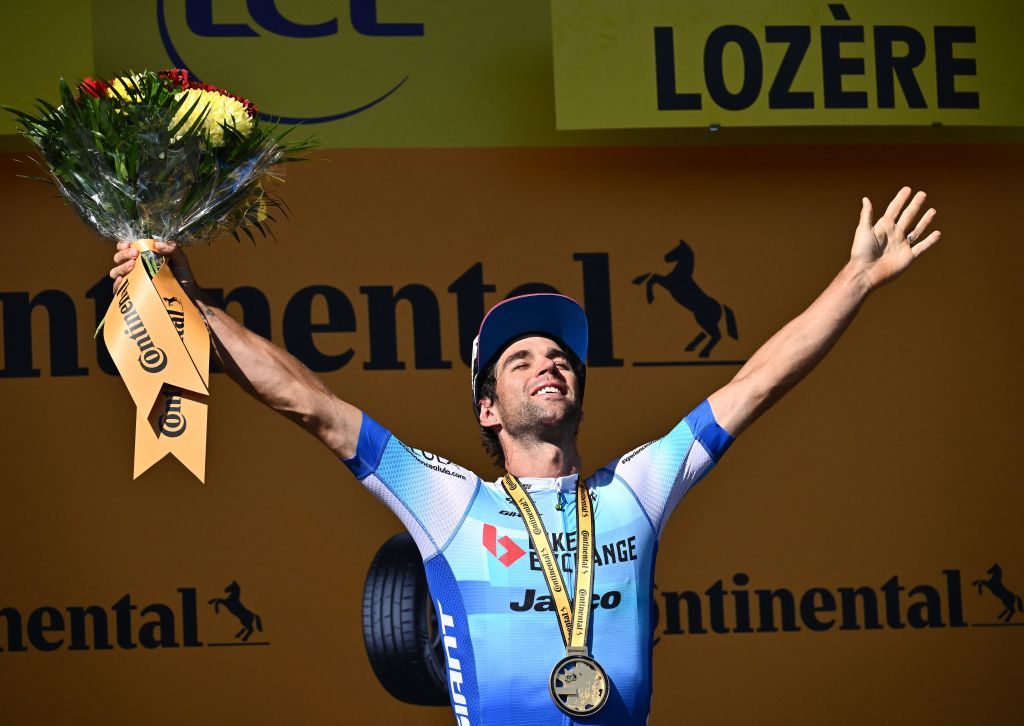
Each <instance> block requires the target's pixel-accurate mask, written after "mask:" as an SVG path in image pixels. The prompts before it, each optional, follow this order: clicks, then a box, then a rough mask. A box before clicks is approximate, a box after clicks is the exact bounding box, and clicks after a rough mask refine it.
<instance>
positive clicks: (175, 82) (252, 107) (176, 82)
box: [159, 68, 259, 118]
mask: <svg viewBox="0 0 1024 726" xmlns="http://www.w3.org/2000/svg"><path fill="white" fill-rule="evenodd" d="M159 76H160V77H161V78H163V79H164V80H165V81H170V84H171V85H172V86H174V87H176V88H180V89H182V90H183V91H186V90H188V89H190V88H198V89H200V90H203V91H212V92H213V93H219V94H220V95H222V96H227V97H228V98H233V99H235V100H236V101H238V102H239V103H240V104H242V106H244V107H245V112H246V113H247V114H249V118H254V117H255V116H256V114H258V113H259V109H257V108H256V104H255V103H253V102H252V101H250V100H249V99H247V98H243V97H242V96H238V95H236V94H234V93H231V92H229V91H225V90H224V89H223V88H218V87H217V86H211V85H210V84H209V83H199V82H197V81H194V80H193V79H192V78H190V77H189V74H188V71H187V70H185V69H183V68H170V69H168V70H165V71H160V73H159Z"/></svg>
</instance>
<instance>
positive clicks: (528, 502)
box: [502, 474, 611, 717]
mask: <svg viewBox="0 0 1024 726" xmlns="http://www.w3.org/2000/svg"><path fill="white" fill-rule="evenodd" d="M502 485H503V486H504V488H505V493H506V494H508V495H509V498H510V499H512V501H513V502H514V503H515V505H516V507H517V508H518V509H519V513H520V514H522V515H523V522H524V523H525V524H526V531H527V533H528V534H529V535H530V541H531V542H532V543H533V548H534V550H536V552H537V558H538V559H539V560H540V563H541V569H542V570H543V572H544V579H545V581H546V582H547V585H548V592H550V593H551V599H552V601H553V602H554V603H555V610H556V612H555V614H556V615H557V616H558V625H559V627H560V628H561V631H562V641H563V642H564V643H565V645H566V649H565V657H564V658H562V660H560V661H558V663H556V664H555V667H554V668H553V669H552V671H551V678H550V679H549V681H548V691H549V692H550V693H551V698H552V699H553V700H554V702H555V705H556V706H558V708H559V709H561V710H562V712H563V713H567V714H569V715H570V716H575V717H580V716H590V715H593V714H595V713H597V712H598V711H599V710H601V707H602V706H604V704H605V703H607V701H608V694H609V692H610V690H611V681H610V680H609V679H608V674H607V673H605V672H604V668H602V667H601V666H600V665H599V664H598V662H597V661H596V660H594V659H593V658H591V657H590V655H589V653H588V652H587V635H588V633H589V632H590V600H591V594H592V592H593V586H594V510H593V507H592V502H591V500H590V492H589V491H588V490H587V487H586V484H584V482H583V479H582V478H578V479H577V482H576V541H577V542H578V543H579V546H578V548H577V551H576V573H577V578H576V592H575V596H574V597H573V599H572V600H570V599H569V595H568V593H567V592H566V589H565V580H564V578H563V577H562V572H561V571H560V570H559V569H558V561H557V560H556V559H555V556H554V553H553V552H552V551H551V545H550V543H549V542H548V533H547V530H546V529H545V528H544V523H543V522H542V521H541V518H540V514H539V513H538V512H537V510H536V508H535V507H534V506H533V500H532V499H531V498H530V494H529V493H528V492H527V491H526V489H524V488H523V486H522V485H521V484H520V483H519V480H518V479H516V478H515V477H514V476H512V475H511V474H506V475H505V478H504V480H503V481H502Z"/></svg>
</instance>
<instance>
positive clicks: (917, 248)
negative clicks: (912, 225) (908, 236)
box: [910, 230, 942, 259]
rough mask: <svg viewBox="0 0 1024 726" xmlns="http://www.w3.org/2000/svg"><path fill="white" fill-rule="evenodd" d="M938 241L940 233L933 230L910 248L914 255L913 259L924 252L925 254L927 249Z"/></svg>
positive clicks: (940, 236) (940, 237)
mask: <svg viewBox="0 0 1024 726" xmlns="http://www.w3.org/2000/svg"><path fill="white" fill-rule="evenodd" d="M940 239H942V233H941V232H939V230H935V231H934V232H932V233H931V234H930V235H928V236H927V237H925V238H924V239H923V240H921V241H920V242H918V243H917V244H916V245H914V246H913V247H911V248H910V251H911V252H912V253H914V259H917V258H918V257H920V256H921V255H923V254H924V253H925V252H927V251H928V248H929V247H931V246H932V245H933V244H935V243H936V242H938V241H939V240H940Z"/></svg>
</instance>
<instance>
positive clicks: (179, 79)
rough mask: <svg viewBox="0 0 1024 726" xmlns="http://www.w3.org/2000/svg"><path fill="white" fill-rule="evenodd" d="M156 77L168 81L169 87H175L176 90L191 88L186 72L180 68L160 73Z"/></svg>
mask: <svg viewBox="0 0 1024 726" xmlns="http://www.w3.org/2000/svg"><path fill="white" fill-rule="evenodd" d="M157 75H159V76H160V77H161V78H163V79H164V80H165V81H170V82H171V85H172V86H176V87H177V88H181V89H186V88H191V87H192V82H191V81H190V80H189V77H188V71H186V70H184V69H182V68H170V69H168V70H166V71H160V73H158V74H157Z"/></svg>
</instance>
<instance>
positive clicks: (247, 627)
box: [209, 580, 263, 641]
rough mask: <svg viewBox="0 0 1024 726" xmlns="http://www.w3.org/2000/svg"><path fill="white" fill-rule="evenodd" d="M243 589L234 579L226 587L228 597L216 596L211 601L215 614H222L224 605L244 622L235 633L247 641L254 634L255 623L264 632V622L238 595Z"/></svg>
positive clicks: (257, 628) (239, 620)
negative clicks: (221, 610) (221, 607)
mask: <svg viewBox="0 0 1024 726" xmlns="http://www.w3.org/2000/svg"><path fill="white" fill-rule="evenodd" d="M241 591H242V588H241V587H239V586H238V583H237V582H235V581H234V580H232V581H231V584H230V585H228V586H227V587H225V588H224V592H226V593H228V596H227V597H215V598H213V599H212V600H210V601H209V602H210V604H211V605H213V613H214V615H218V614H220V606H221V605H223V606H224V607H226V608H227V609H228V612H229V613H231V614H232V615H234V616H235V617H236V618H238V622H239V623H241V624H242V629H241V630H239V631H238V632H237V633H235V638H241V639H242V640H243V641H246V640H249V636H250V635H252V634H253V625H254V624H255V625H256V630H258V631H260V632H261V633H262V632H263V623H262V621H261V620H260V616H259V615H257V614H256V613H254V612H253V611H252V610H250V609H249V608H247V607H246V606H245V605H243V604H242V601H241V600H240V599H239V597H238V595H239V593H240V592H241Z"/></svg>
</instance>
